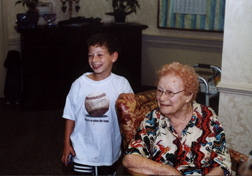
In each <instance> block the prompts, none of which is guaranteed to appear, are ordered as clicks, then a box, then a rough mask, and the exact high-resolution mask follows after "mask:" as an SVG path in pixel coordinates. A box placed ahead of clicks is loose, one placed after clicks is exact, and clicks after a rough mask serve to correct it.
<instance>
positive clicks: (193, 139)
mask: <svg viewBox="0 0 252 176" xmlns="http://www.w3.org/2000/svg"><path fill="white" fill-rule="evenodd" d="M198 78H199V76H198V75H197V74H196V73H195V70H194V69H193V68H192V67H190V66H184V65H181V64H179V63H177V62H174V63H171V64H166V65H164V66H163V67H162V68H161V69H160V70H159V71H158V80H157V97H156V98H157V104H158V109H156V110H153V111H151V112H150V113H149V114H148V115H147V116H146V117H145V119H144V120H143V121H142V123H141V124H140V126H139V127H138V131H137V134H136V135H135V138H134V139H133V140H132V141H131V142H130V144H129V146H128V149H127V151H126V155H125V157H124V159H123V165H124V166H125V167H126V168H128V170H129V171H131V172H134V173H140V174H148V175H187V174H188V175H192V174H198V175H231V162H230V155H229V153H228V149H227V147H226V141H225V132H224V130H223V127H222V126H221V124H220V122H219V120H218V118H217V115H216V114H215V112H214V111H213V110H212V109H211V108H210V107H206V106H204V105H200V104H197V103H196V102H195V101H194V100H195V98H196V95H197V92H198V87H199V83H198Z"/></svg>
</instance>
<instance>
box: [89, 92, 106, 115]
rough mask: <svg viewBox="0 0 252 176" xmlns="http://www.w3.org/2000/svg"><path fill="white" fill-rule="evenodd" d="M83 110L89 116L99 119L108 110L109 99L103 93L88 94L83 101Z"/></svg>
mask: <svg viewBox="0 0 252 176" xmlns="http://www.w3.org/2000/svg"><path fill="white" fill-rule="evenodd" d="M85 108H86V110H87V112H88V114H89V116H92V117H101V116H103V115H104V114H105V113H106V112H107V111H108V110H109V98H108V96H107V95H106V94H105V93H101V92H93V93H90V94H89V95H88V96H87V97H86V99H85Z"/></svg>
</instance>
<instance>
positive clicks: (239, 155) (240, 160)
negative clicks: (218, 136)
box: [229, 148, 249, 165]
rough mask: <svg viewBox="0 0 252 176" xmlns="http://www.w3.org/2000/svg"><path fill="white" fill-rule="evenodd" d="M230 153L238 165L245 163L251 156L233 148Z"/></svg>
mask: <svg viewBox="0 0 252 176" xmlns="http://www.w3.org/2000/svg"><path fill="white" fill-rule="evenodd" d="M229 154H230V157H231V161H232V163H236V164H238V165H240V164H242V163H244V162H245V161H247V160H248V158H249V157H248V156H247V155H244V154H242V153H240V152H238V151H235V150H233V149H231V148H229Z"/></svg>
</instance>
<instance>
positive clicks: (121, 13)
mask: <svg viewBox="0 0 252 176" xmlns="http://www.w3.org/2000/svg"><path fill="white" fill-rule="evenodd" d="M112 7H113V12H108V13H105V14H106V15H111V16H114V18H115V23H125V18H126V16H127V15H129V14H131V13H133V12H135V13H136V9H137V8H139V9H140V5H139V3H138V0H112Z"/></svg>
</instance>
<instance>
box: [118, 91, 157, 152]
mask: <svg viewBox="0 0 252 176" xmlns="http://www.w3.org/2000/svg"><path fill="white" fill-rule="evenodd" d="M156 92H157V90H156V89H153V90H148V91H145V92H140V93H137V94H135V101H134V102H132V103H130V102H125V101H124V100H120V101H119V102H117V103H116V111H117V116H118V121H119V125H120V130H121V134H122V140H123V148H124V149H125V148H127V146H128V143H129V142H130V141H131V140H132V139H133V137H134V136H135V134H136V132H137V128H138V126H139V124H140V123H141V122H142V121H143V119H144V117H145V115H146V114H147V113H148V112H150V111H151V110H153V109H155V108H157V102H156Z"/></svg>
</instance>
